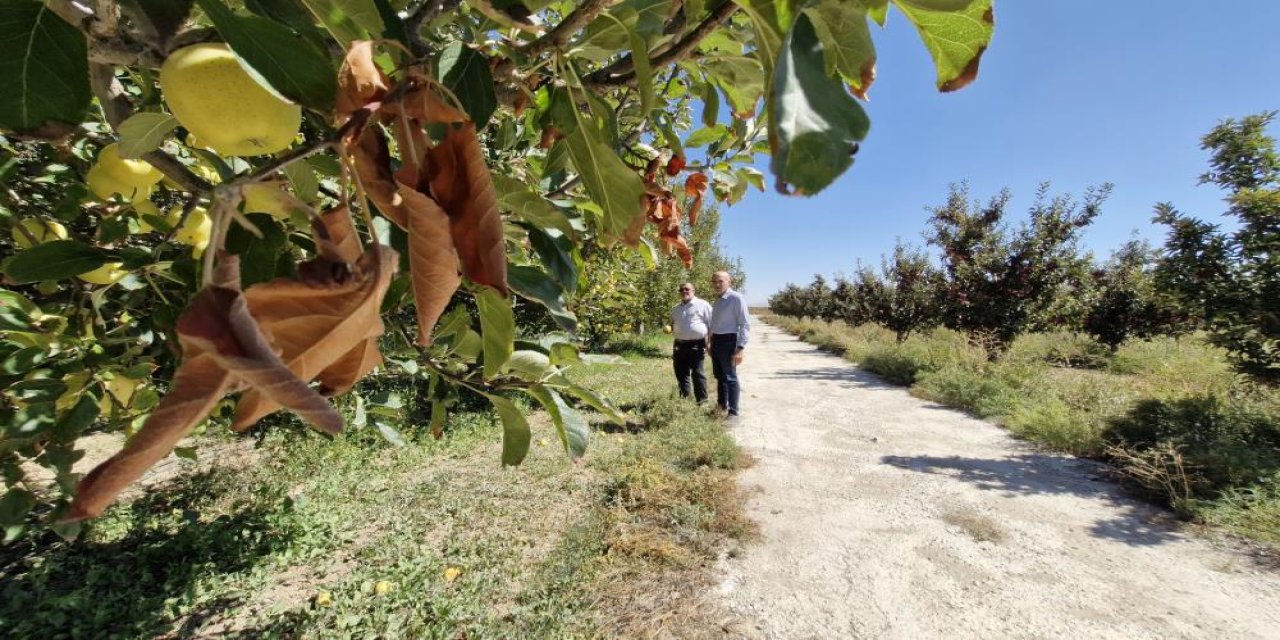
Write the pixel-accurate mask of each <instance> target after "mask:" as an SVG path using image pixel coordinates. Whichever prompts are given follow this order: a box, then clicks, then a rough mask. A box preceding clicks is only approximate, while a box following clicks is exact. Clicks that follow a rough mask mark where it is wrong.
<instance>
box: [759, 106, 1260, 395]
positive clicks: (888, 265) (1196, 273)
mask: <svg viewBox="0 0 1280 640" xmlns="http://www.w3.org/2000/svg"><path fill="white" fill-rule="evenodd" d="M1275 116H1276V112H1265V113H1261V114H1257V115H1253V116H1248V117H1246V118H1243V119H1240V120H1234V119H1228V120H1225V121H1223V122H1221V123H1219V124H1218V125H1217V126H1216V127H1214V129H1213V130H1212V131H1210V132H1209V134H1208V135H1206V136H1204V137H1203V138H1202V139H1201V147H1202V148H1203V149H1205V150H1206V151H1208V152H1209V153H1210V160H1209V171H1207V172H1206V173H1205V174H1204V175H1202V176H1201V178H1200V182H1201V183H1202V184H1206V183H1207V184H1214V185H1217V186H1219V187H1222V188H1223V189H1225V190H1226V191H1227V192H1228V196H1227V198H1226V202H1227V204H1228V209H1227V211H1226V215H1228V216H1230V217H1233V218H1234V219H1235V220H1236V221H1237V222H1238V224H1239V226H1238V228H1235V229H1234V230H1231V231H1226V230H1223V229H1222V228H1221V226H1220V225H1217V224H1213V223H1209V222H1205V221H1203V220H1200V219H1197V218H1194V217H1190V216H1187V215H1184V214H1182V213H1180V212H1178V211H1177V210H1176V209H1174V207H1173V205H1171V204H1169V203H1161V204H1158V205H1156V209H1155V216H1154V218H1153V222H1155V223H1158V224H1161V225H1164V226H1165V227H1166V228H1167V230H1168V231H1167V235H1166V239H1165V242H1164V245H1163V246H1162V247H1159V248H1153V247H1151V246H1150V245H1148V244H1147V243H1145V242H1142V241H1137V240H1133V241H1130V242H1127V243H1125V244H1124V245H1123V246H1121V247H1120V248H1119V249H1117V250H1116V251H1115V252H1114V253H1113V254H1112V255H1111V256H1110V258H1109V259H1108V260H1106V261H1103V262H1099V261H1098V260H1097V259H1096V258H1095V257H1094V256H1093V255H1092V254H1089V253H1085V252H1082V251H1081V250H1080V247H1079V238H1080V234H1081V233H1082V232H1083V230H1084V229H1085V228H1086V227H1088V225H1089V224H1091V223H1092V222H1093V221H1094V219H1096V218H1097V216H1098V213H1099V211H1100V209H1101V207H1102V205H1103V203H1104V202H1105V201H1106V199H1107V196H1108V194H1109V193H1110V191H1111V185H1109V184H1107V185H1103V186H1101V187H1098V188H1094V189H1090V190H1088V191H1086V192H1085V194H1084V196H1083V198H1081V199H1080V200H1076V199H1074V198H1072V197H1070V196H1067V195H1061V196H1055V197H1050V195H1049V191H1048V186H1047V185H1042V186H1041V188H1040V189H1039V191H1038V192H1037V195H1036V199H1035V202H1034V204H1033V205H1032V207H1031V209H1030V212H1029V213H1030V215H1029V219H1028V220H1027V221H1026V222H1024V223H1022V224H1020V225H1018V226H1017V227H1016V228H1015V227H1012V226H1011V225H1010V223H1009V220H1008V215H1007V208H1008V203H1009V200H1010V194H1009V192H1008V190H1005V191H1002V192H1001V193H1000V194H998V195H996V196H995V197H993V198H991V199H989V200H987V201H985V202H982V201H979V200H976V199H974V198H972V197H971V195H970V193H969V190H968V187H967V185H963V184H962V185H952V187H951V192H950V194H949V196H948V197H947V201H946V202H945V203H944V204H943V205H941V206H938V207H934V208H933V209H932V215H931V217H930V220H929V229H928V230H926V232H925V234H924V236H925V239H926V241H927V243H928V245H929V246H931V247H934V248H935V250H936V252H937V253H936V255H937V257H936V258H934V257H931V256H930V255H929V254H928V253H926V251H925V250H924V249H921V248H918V247H913V246H910V245H908V244H904V243H902V242H899V243H898V244H897V246H895V247H894V249H893V252H892V253H891V254H890V255H887V256H884V257H882V259H881V264H880V268H879V269H875V268H872V267H870V266H867V265H859V266H858V267H857V269H856V271H855V272H854V274H853V275H852V276H851V277H847V276H843V275H840V276H837V277H835V278H834V281H833V282H830V283H829V282H828V280H827V279H826V278H824V277H823V276H821V275H817V276H815V277H814V280H813V282H811V283H810V284H809V285H807V286H803V287H802V286H797V285H794V284H788V285H787V286H786V287H785V288H783V289H782V290H781V291H779V292H778V293H776V294H775V295H774V296H773V297H771V298H770V299H769V307H770V308H771V309H772V310H773V311H774V312H775V313H778V314H781V315H788V316H796V317H811V318H821V319H824V320H828V321H835V320H840V321H844V322H847V323H849V324H852V325H860V324H864V323H875V324H879V325H882V326H884V327H885V328H887V329H889V330H891V331H893V332H894V333H895V334H896V336H897V338H898V340H899V341H900V342H901V341H903V340H906V339H907V338H908V337H910V336H911V335H912V334H913V333H917V332H921V331H927V330H929V329H931V328H933V327H936V326H946V327H949V328H951V329H955V330H957V331H960V332H963V333H964V334H965V335H966V336H968V338H969V339H970V340H971V341H973V342H974V343H976V344H979V345H981V346H983V347H984V348H985V349H986V350H987V353H988V355H989V356H990V357H992V358H996V357H999V355H1000V354H1001V353H1003V352H1004V350H1005V349H1007V348H1008V346H1009V345H1010V344H1011V343H1012V342H1013V340H1014V339H1015V338H1017V337H1018V336H1019V335H1022V334H1024V333H1028V332H1032V331H1046V330H1067V331H1082V332H1085V333H1088V334H1089V335H1091V336H1093V337H1094V338H1095V339H1096V340H1097V341H1098V342H1100V343H1101V344H1104V345H1106V346H1107V347H1109V348H1110V349H1112V350H1113V351H1114V350H1115V349H1116V348H1118V347H1119V346H1120V345H1121V344H1123V343H1124V342H1125V341H1126V340H1129V339H1132V338H1147V337H1151V336H1156V335H1179V334H1183V333H1187V332H1190V331H1196V330H1203V331H1205V332H1206V334H1207V335H1208V337H1209V339H1210V340H1211V341H1212V342H1213V343H1214V344H1217V345H1219V346H1221V347H1223V348H1225V349H1226V350H1227V351H1228V353H1229V354H1230V355H1231V357H1232V360H1233V362H1234V364H1235V365H1236V367H1237V368H1238V370H1240V371H1241V372H1243V373H1247V374H1249V375H1251V376H1253V377H1254V378H1256V379H1258V380H1262V381H1266V382H1270V383H1278V382H1280V154H1277V152H1276V144H1275V139H1274V138H1272V137H1271V136H1269V135H1267V133H1266V129H1267V127H1268V125H1269V124H1270V123H1271V122H1272V121H1273V119H1274V118H1275Z"/></svg>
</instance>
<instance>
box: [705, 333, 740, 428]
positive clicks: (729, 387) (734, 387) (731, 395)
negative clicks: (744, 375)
mask: <svg viewBox="0 0 1280 640" xmlns="http://www.w3.org/2000/svg"><path fill="white" fill-rule="evenodd" d="M737 350H738V334H736V333H717V334H715V335H713V336H711V372H712V374H714V375H715V377H716V404H717V405H719V407H720V408H721V409H725V410H727V411H728V412H729V415H731V416H736V415H738V394H739V388H738V367H737V366H736V365H734V364H733V354H734V352H736V351H737Z"/></svg>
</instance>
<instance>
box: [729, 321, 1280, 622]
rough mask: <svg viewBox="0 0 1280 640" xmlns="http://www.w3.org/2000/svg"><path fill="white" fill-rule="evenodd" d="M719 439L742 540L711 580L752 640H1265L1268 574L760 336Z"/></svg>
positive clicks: (1064, 461) (1165, 519)
mask: <svg viewBox="0 0 1280 640" xmlns="http://www.w3.org/2000/svg"><path fill="white" fill-rule="evenodd" d="M754 326H755V327H757V328H758V329H757V330H756V332H755V335H754V337H753V341H752V345H751V347H750V349H749V350H748V352H747V355H748V360H747V362H746V363H745V365H744V366H743V367H742V369H740V373H741V376H742V384H743V400H742V405H743V414H744V415H743V418H742V419H741V421H740V422H739V423H738V424H737V425H736V426H735V427H732V428H733V429H734V432H735V435H736V437H737V438H738V440H739V442H740V443H741V444H742V445H743V446H744V448H745V449H746V450H747V452H748V453H750V454H751V455H753V456H754V457H756V458H757V459H758V463H757V464H756V465H755V466H754V467H753V468H751V469H749V470H747V471H746V472H745V473H744V476H743V478H742V480H743V483H744V485H745V489H746V490H747V492H748V494H749V496H750V497H749V505H748V508H749V515H750V517H751V518H753V519H754V520H756V521H757V522H758V523H760V531H761V540H760V541H759V542H758V543H757V544H753V545H747V546H746V547H745V549H743V550H742V552H741V553H740V554H738V555H736V557H733V558H730V559H727V560H725V561H724V562H723V563H722V566H721V567H720V569H721V571H722V582H721V585H720V591H721V595H722V597H723V598H725V599H726V601H727V604H728V605H729V607H730V608H731V609H733V610H734V611H735V612H736V613H738V614H740V615H742V616H743V617H745V618H748V619H752V618H754V619H755V620H757V621H758V626H757V629H755V632H754V633H752V634H751V635H759V636H763V637H767V638H786V639H788V640H793V639H795V640H798V639H801V638H912V639H915V638H943V637H945V638H979V637H981V638H996V637H1000V638H1006V637H1012V638H1065V637H1071V638H1125V639H1132V638H1268V637H1270V638H1280V572H1277V571H1275V570H1274V569H1268V568H1266V567H1263V566H1260V565H1258V564H1257V563H1255V562H1254V561H1253V560H1251V559H1250V558H1249V557H1247V556H1245V555H1243V554H1241V553H1239V552H1234V551H1232V550H1229V549H1225V548H1221V547H1220V546H1216V545H1214V544H1212V543H1210V542H1209V541H1207V540H1205V539H1203V538H1198V537H1195V536H1192V535H1188V534H1186V533H1183V532H1180V531H1179V529H1178V527H1177V526H1176V523H1173V522H1171V521H1170V519H1169V516H1168V515H1167V514H1166V513H1165V512H1163V511H1161V510H1159V509H1156V508H1154V507H1151V506H1149V505H1146V504H1143V503H1141V502H1138V501H1136V500H1133V499H1131V498H1128V497H1126V496H1125V495H1124V493H1123V491H1122V490H1121V489H1120V488H1118V487H1117V486H1116V485H1115V484H1113V483H1112V482H1110V481H1109V480H1107V479H1106V478H1105V477H1104V475H1103V474H1104V468H1102V467H1100V466H1099V465H1098V464H1097V463H1094V462H1090V461H1086V460H1079V459H1075V458H1071V457H1067V456H1062V455H1056V454H1050V453H1044V452H1041V451H1037V450H1036V449H1034V448H1032V447H1031V446H1029V445H1027V444H1024V443H1021V442H1019V441H1017V440H1015V439H1013V438H1011V437H1010V436H1009V435H1008V434H1007V433H1006V432H1004V431H1003V430H1001V429H1000V428H999V427H996V426H994V425H992V424H990V423H987V422H983V421H980V420H976V419H973V418H970V417H967V416H966V415H964V414H962V413H959V412H956V411H952V410H949V409H946V408H943V407H941V406H938V405H936V404H933V403H930V402H927V401H924V400H920V399H918V398H914V397H912V396H911V395H909V394H908V393H907V391H906V390H905V389H902V388H900V387H893V386H890V385H888V384H886V383H883V382H881V381H880V380H878V379H877V378H876V377H875V376H872V375H871V374H869V373H866V372H864V371H861V370H859V369H857V368H856V367H854V366H852V365H850V364H849V363H848V362H846V361H844V360H843V359H841V358H839V357H836V356H834V355H830V354H825V353H822V352H820V351H819V350H818V349H817V348H815V347H813V346H810V345H807V344H804V343H802V342H800V341H799V340H798V339H796V338H795V337H793V336H789V335H787V334H785V333H783V332H782V331H781V330H778V329H776V328H773V327H769V326H768V325H764V324H763V323H759V322H756V323H755V325H754Z"/></svg>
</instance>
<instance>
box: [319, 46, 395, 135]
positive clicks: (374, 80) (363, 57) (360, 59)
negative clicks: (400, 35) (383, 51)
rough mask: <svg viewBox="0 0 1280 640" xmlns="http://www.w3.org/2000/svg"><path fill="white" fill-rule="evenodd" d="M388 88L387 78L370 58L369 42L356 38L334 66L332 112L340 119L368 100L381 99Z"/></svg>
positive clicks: (388, 81)
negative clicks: (334, 91)
mask: <svg viewBox="0 0 1280 640" xmlns="http://www.w3.org/2000/svg"><path fill="white" fill-rule="evenodd" d="M390 90H391V80H390V79H388V78H387V75H386V74H385V73H383V72H382V69H380V68H378V63H376V62H374V61H373V43H372V42H370V41H369V40H357V41H355V42H352V43H351V46H350V48H348V49H347V55H346V57H345V58H343V60H342V67H341V68H340V69H338V93H337V95H336V96H335V97H334V107H333V111H334V116H335V119H336V120H337V121H338V122H344V121H346V119H347V118H349V117H351V114H353V113H355V112H356V111H359V110H360V109H363V108H365V107H366V106H368V105H369V104H370V103H372V102H378V101H381V100H382V99H383V98H384V97H386V95H387V93H388V92H390Z"/></svg>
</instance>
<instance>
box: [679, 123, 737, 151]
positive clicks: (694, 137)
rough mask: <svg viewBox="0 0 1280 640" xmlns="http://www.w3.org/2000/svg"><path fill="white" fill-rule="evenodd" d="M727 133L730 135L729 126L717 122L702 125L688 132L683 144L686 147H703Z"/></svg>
mask: <svg viewBox="0 0 1280 640" xmlns="http://www.w3.org/2000/svg"><path fill="white" fill-rule="evenodd" d="M729 135H732V132H730V131H729V127H726V126H724V125H722V124H717V125H715V126H712V127H703V128H701V129H698V130H697V131H694V132H693V133H691V134H689V137H688V138H687V139H685V141H684V144H685V146H687V147H693V148H695V149H696V148H698V147H705V146H707V145H709V144H711V143H712V142H715V141H716V140H720V139H722V138H724V137H726V136H729Z"/></svg>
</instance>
